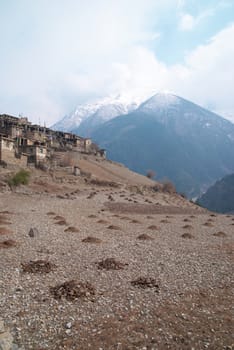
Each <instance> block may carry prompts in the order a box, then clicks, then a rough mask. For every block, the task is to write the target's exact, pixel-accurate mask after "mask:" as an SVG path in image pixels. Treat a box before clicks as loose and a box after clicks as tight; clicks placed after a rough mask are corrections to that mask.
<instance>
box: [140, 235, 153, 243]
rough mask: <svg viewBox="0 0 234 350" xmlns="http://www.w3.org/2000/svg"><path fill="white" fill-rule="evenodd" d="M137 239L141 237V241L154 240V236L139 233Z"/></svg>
mask: <svg viewBox="0 0 234 350" xmlns="http://www.w3.org/2000/svg"><path fill="white" fill-rule="evenodd" d="M137 239H139V240H140V241H152V240H153V238H152V237H151V236H149V235H147V234H146V233H143V234H142V235H139V236H138V237H137Z"/></svg>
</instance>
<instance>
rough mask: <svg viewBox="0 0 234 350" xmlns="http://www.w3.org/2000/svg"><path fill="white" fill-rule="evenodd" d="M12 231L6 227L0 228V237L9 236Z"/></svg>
mask: <svg viewBox="0 0 234 350" xmlns="http://www.w3.org/2000/svg"><path fill="white" fill-rule="evenodd" d="M12 233H13V231H11V230H9V229H8V228H6V227H0V235H10V234H12Z"/></svg>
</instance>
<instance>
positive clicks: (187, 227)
mask: <svg viewBox="0 0 234 350" xmlns="http://www.w3.org/2000/svg"><path fill="white" fill-rule="evenodd" d="M182 228H183V229H185V230H188V229H189V230H191V229H192V228H193V226H192V225H184V226H183V227H182Z"/></svg>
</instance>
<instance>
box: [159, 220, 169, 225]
mask: <svg viewBox="0 0 234 350" xmlns="http://www.w3.org/2000/svg"><path fill="white" fill-rule="evenodd" d="M160 222H161V223H163V224H169V223H170V221H168V220H167V219H162V220H161V221H160Z"/></svg>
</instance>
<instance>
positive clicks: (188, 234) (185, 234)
mask: <svg viewBox="0 0 234 350" xmlns="http://www.w3.org/2000/svg"><path fill="white" fill-rule="evenodd" d="M181 237H182V238H190V239H191V238H193V235H191V233H183V234H182V235H181Z"/></svg>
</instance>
